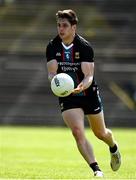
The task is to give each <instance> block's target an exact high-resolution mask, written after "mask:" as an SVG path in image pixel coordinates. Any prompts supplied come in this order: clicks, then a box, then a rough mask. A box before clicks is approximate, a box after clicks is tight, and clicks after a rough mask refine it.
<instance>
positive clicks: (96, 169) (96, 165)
mask: <svg viewBox="0 0 136 180" xmlns="http://www.w3.org/2000/svg"><path fill="white" fill-rule="evenodd" d="M90 167H91V168H92V170H93V171H94V172H95V171H101V170H100V168H99V166H98V163H97V162H94V163H91V164H90Z"/></svg>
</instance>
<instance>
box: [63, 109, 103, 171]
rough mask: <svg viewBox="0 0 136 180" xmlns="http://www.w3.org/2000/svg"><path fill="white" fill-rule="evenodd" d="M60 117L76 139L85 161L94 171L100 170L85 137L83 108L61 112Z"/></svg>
mask: <svg viewBox="0 0 136 180" xmlns="http://www.w3.org/2000/svg"><path fill="white" fill-rule="evenodd" d="M62 117H63V119H64V121H65V123H66V125H67V126H68V127H69V128H70V129H71V131H72V134H73V136H74V138H75V140H76V143H77V147H78V149H79V151H80V153H81V155H82V156H83V158H84V159H85V160H86V161H87V163H88V164H89V166H90V167H91V168H92V169H93V171H94V172H95V171H96V170H100V168H99V166H98V164H97V162H96V159H95V156H94V153H93V149H92V146H91V144H90V143H89V142H88V140H87V139H86V137H85V131H84V112H83V110H82V109H80V108H75V109H69V110H66V111H64V112H63V113H62Z"/></svg>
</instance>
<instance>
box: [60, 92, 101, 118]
mask: <svg viewBox="0 0 136 180" xmlns="http://www.w3.org/2000/svg"><path fill="white" fill-rule="evenodd" d="M59 105H60V109H61V112H63V111H65V110H68V109H73V108H81V109H83V111H84V114H85V115H87V114H97V113H99V112H101V110H102V109H103V108H102V103H101V98H100V96H99V92H98V91H97V93H96V92H95V93H92V94H91V96H68V97H64V98H59Z"/></svg>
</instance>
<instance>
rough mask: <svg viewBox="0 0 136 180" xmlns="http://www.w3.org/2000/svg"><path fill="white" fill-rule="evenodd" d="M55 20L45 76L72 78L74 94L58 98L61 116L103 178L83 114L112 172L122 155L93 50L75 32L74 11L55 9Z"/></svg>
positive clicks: (87, 158)
mask: <svg viewBox="0 0 136 180" xmlns="http://www.w3.org/2000/svg"><path fill="white" fill-rule="evenodd" d="M56 19H57V30H58V35H57V36H56V37H55V38H54V39H53V40H51V41H50V42H49V43H48V45H47V48H46V58H47V69H48V78H49V80H50V81H51V79H52V78H53V77H54V75H56V74H58V73H61V72H63V73H67V74H69V75H70V76H71V77H72V78H73V80H74V82H75V89H74V91H73V93H72V94H71V95H69V96H67V97H60V98H59V104H60V109H61V112H62V117H63V119H64V122H65V123H66V125H67V126H68V127H69V128H70V129H71V131H72V134H73V136H74V138H75V140H76V143H77V147H78V150H79V152H80V153H81V155H82V156H83V158H84V159H85V160H86V162H87V163H88V165H89V166H90V168H91V169H92V170H93V172H94V176H97V177H103V172H102V171H101V169H100V167H99V165H98V162H97V160H96V158H95V156H94V152H93V148H92V145H91V144H90V142H89V141H88V140H87V138H86V136H85V132H84V116H85V115H86V116H87V118H88V120H89V124H90V126H91V128H92V131H93V132H94V134H95V136H96V137H97V138H99V139H100V140H102V141H104V142H105V143H106V144H107V145H108V147H109V151H110V155H111V162H110V165H111V168H112V170H113V171H116V170H118V169H119V167H120V165H121V156H120V153H119V149H118V145H117V143H116V141H115V140H114V138H113V134H112V132H111V130H109V129H107V128H106V126H105V122H104V114H103V108H102V103H101V98H100V95H99V89H98V86H97V84H96V82H95V80H94V52H93V49H92V47H91V45H90V43H89V42H88V41H87V40H85V39H84V38H83V37H81V36H79V35H78V34H77V33H76V28H77V22H78V18H77V16H76V13H75V12H74V11H73V10H70V9H68V10H63V11H58V12H57V14H56Z"/></svg>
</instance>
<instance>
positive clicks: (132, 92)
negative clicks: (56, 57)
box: [0, 0, 136, 127]
mask: <svg viewBox="0 0 136 180" xmlns="http://www.w3.org/2000/svg"><path fill="white" fill-rule="evenodd" d="M37 2H38V3H37ZM71 3H72V5H71ZM135 5H136V2H135V1H133V0H132V3H130V1H129V0H118V1H117V0H111V1H110V2H109V1H108V0H96V1H81V0H80V1H72V0H70V1H69V3H66V4H63V2H62V1H50V2H47V1H36V0H35V1H29V3H28V1H23V2H21V3H20V2H19V1H15V2H14V3H10V4H2V5H1V6H0V123H1V124H19V125H22V124H24V125H28V124H29V125H31V124H33V125H59V126H60V125H64V123H63V121H62V119H61V116H60V110H59V107H58V102H57V98H56V97H55V96H53V95H52V93H51V91H50V86H49V82H48V80H47V69H46V59H45V47H46V44H47V43H48V41H49V39H51V38H52V37H53V36H55V34H56V25H55V13H56V11H57V10H58V9H64V8H69V7H72V8H73V9H74V10H75V11H76V12H77V13H78V15H79V25H78V28H79V30H78V32H79V33H80V34H81V35H83V36H84V37H86V38H87V39H88V40H89V41H90V42H91V44H92V46H93V47H94V50H95V63H96V80H97V82H98V84H99V86H100V89H101V94H102V100H103V102H104V110H105V119H106V123H107V124H109V125H110V126H119V127H123V126H124V127H127V126H130V127H134V126H136V122H135V121H134V119H135V117H136V81H135V79H136V68H135V67H136V63H135V58H136V51H135V48H136V31H135V28H136V25H135V18H136V14H135V9H134V7H135ZM130 87H131V88H130ZM123 96H124V97H123Z"/></svg>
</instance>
